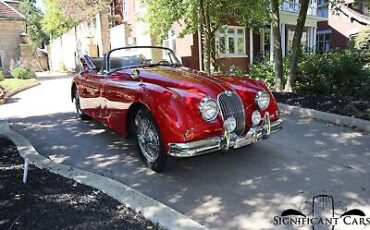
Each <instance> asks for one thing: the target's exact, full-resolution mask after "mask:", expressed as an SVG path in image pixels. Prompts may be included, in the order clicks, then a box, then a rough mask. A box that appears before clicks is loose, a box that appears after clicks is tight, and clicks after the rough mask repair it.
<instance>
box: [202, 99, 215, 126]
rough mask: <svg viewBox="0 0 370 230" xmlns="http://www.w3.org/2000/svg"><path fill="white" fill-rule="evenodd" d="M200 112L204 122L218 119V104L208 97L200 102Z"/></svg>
mask: <svg viewBox="0 0 370 230" xmlns="http://www.w3.org/2000/svg"><path fill="white" fill-rule="evenodd" d="M199 110H200V113H201V114H202V117H203V119H204V120H206V121H212V120H214V119H216V117H217V114H218V105H217V102H216V101H215V100H213V99H212V98H209V97H206V98H204V99H203V100H202V101H201V102H200V105H199Z"/></svg>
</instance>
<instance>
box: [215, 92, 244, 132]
mask: <svg viewBox="0 0 370 230" xmlns="http://www.w3.org/2000/svg"><path fill="white" fill-rule="evenodd" d="M217 102H218V105H219V107H220V110H221V114H222V119H223V120H226V119H228V118H229V117H234V118H235V120H236V129H235V133H236V134H238V135H239V134H241V133H242V132H243V131H244V128H245V113H244V106H243V102H242V100H241V98H240V97H239V95H238V94H236V93H234V92H229V91H227V92H223V93H220V94H219V95H218V97H217Z"/></svg>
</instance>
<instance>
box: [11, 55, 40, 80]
mask: <svg viewBox="0 0 370 230" xmlns="http://www.w3.org/2000/svg"><path fill="white" fill-rule="evenodd" d="M10 73H11V75H12V76H13V77H15V78H17V79H23V80H26V79H30V78H33V77H35V74H34V73H33V72H31V71H30V70H28V69H27V68H25V67H24V65H23V61H22V59H19V60H16V61H15V60H13V59H12V60H11V61H10Z"/></svg>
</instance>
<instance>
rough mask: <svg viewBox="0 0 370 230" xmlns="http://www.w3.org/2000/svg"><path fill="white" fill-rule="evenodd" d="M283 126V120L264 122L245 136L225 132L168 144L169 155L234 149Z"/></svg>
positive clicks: (177, 155)
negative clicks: (218, 135) (203, 138)
mask: <svg viewBox="0 0 370 230" xmlns="http://www.w3.org/2000/svg"><path fill="white" fill-rule="evenodd" d="M282 128H283V120H281V119H278V120H277V121H275V122H271V123H270V122H269V121H268V122H264V123H263V124H262V125H261V126H258V127H253V128H250V129H249V131H248V133H247V134H246V135H245V136H237V135H236V134H235V133H230V134H228V133H226V132H225V135H224V136H222V137H212V138H208V139H205V140H200V141H194V142H189V143H171V144H169V155H171V156H174V157H181V158H183V157H192V156H198V155H202V154H206V153H210V152H215V151H219V150H228V149H229V148H230V147H233V148H235V149H237V148H240V147H243V146H246V145H249V144H252V143H254V142H257V141H258V140H259V139H261V138H263V139H267V138H268V137H269V136H270V134H273V133H276V132H278V131H280V130H281V129H282Z"/></svg>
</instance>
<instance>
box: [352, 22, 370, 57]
mask: <svg viewBox="0 0 370 230" xmlns="http://www.w3.org/2000/svg"><path fill="white" fill-rule="evenodd" d="M355 48H357V49H363V50H369V51H370V25H368V26H367V27H366V28H365V29H364V30H362V31H361V32H360V33H359V34H358V36H357V37H356V39H355Z"/></svg>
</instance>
